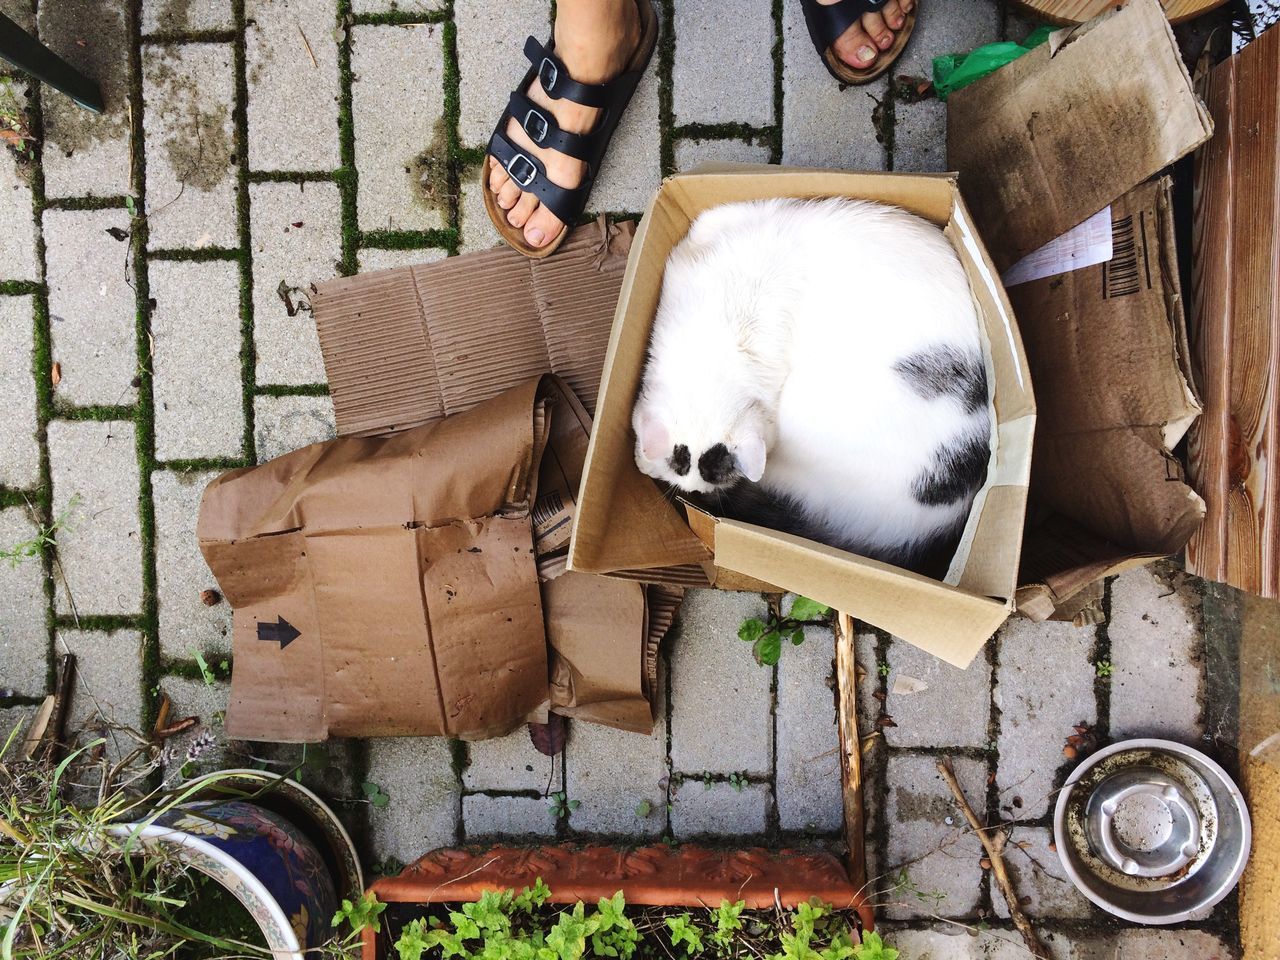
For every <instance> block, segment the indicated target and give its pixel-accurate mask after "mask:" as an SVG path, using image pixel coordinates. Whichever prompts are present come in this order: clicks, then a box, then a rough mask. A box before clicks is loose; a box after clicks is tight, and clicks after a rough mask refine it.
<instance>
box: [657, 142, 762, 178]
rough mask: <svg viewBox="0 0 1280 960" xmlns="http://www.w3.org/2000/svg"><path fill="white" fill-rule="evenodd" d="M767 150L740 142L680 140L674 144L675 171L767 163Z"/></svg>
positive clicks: (760, 146) (757, 145)
mask: <svg viewBox="0 0 1280 960" xmlns="http://www.w3.org/2000/svg"><path fill="white" fill-rule="evenodd" d="M768 162H769V148H768V147H767V146H764V145H762V144H754V143H745V142H743V141H742V140H681V141H680V142H679V143H677V144H676V170H677V171H680V172H684V171H686V170H692V169H693V168H694V167H696V166H698V164H700V163H768Z"/></svg>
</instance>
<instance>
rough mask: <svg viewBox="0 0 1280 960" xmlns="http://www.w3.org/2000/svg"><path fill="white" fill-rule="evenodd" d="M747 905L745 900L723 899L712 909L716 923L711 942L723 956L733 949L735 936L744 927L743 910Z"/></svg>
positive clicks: (712, 917)
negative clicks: (730, 900) (732, 900)
mask: <svg viewBox="0 0 1280 960" xmlns="http://www.w3.org/2000/svg"><path fill="white" fill-rule="evenodd" d="M746 905H747V901H745V900H739V901H738V902H737V903H730V902H729V901H728V900H722V901H720V906H718V907H716V908H715V909H714V910H712V911H711V919H712V920H713V921H714V922H715V925H716V928H715V929H714V930H712V931H711V943H712V945H713V946H714V947H715V948H716V953H718V954H720V955H721V956H725V955H726V954H728V953H729V952H730V951H731V950H732V949H733V942H734V937H735V935H736V934H737V933H738V931H740V930H741V929H742V910H743V908H744V907H746Z"/></svg>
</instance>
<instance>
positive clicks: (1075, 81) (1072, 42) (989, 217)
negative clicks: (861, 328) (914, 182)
mask: <svg viewBox="0 0 1280 960" xmlns="http://www.w3.org/2000/svg"><path fill="white" fill-rule="evenodd" d="M1212 132H1213V122H1212V121H1211V119H1210V118H1209V114H1208V111H1207V110H1206V109H1205V107H1204V104H1202V103H1201V102H1200V100H1199V99H1198V98H1197V97H1196V95H1195V93H1194V92H1193V90H1192V86H1191V78H1190V76H1188V74H1187V70H1186V67H1185V66H1184V65H1183V63H1182V59H1181V57H1180V55H1179V53H1178V48H1177V44H1176V42H1175V41H1174V37H1173V32H1172V30H1171V29H1170V27H1169V23H1168V21H1167V20H1166V19H1165V15H1164V12H1163V10H1162V8H1161V6H1160V3H1159V2H1158V0H1129V2H1128V3H1127V4H1125V5H1124V6H1123V7H1121V8H1119V9H1115V10H1112V11H1110V12H1108V13H1106V14H1103V15H1102V16H1101V17H1098V18H1097V19H1095V20H1092V21H1090V22H1089V23H1087V24H1084V25H1082V26H1080V27H1076V28H1073V29H1070V30H1068V31H1061V32H1060V34H1055V36H1054V38H1051V39H1050V42H1048V43H1045V44H1042V45H1040V46H1039V47H1036V48H1035V49H1034V50H1032V51H1031V52H1030V53H1027V54H1025V55H1024V56H1022V57H1019V58H1018V59H1017V60H1015V61H1013V62H1012V63H1010V64H1008V65H1006V66H1004V67H1001V68H1000V69H999V70H997V71H995V72H994V73H992V74H990V75H989V76H987V77H984V78H983V79H981V80H979V81H977V82H976V83H973V84H971V85H970V86H968V87H965V88H963V89H961V90H957V91H956V92H955V93H954V94H952V95H951V96H950V97H949V98H948V100H947V165H948V166H949V167H950V168H951V169H953V170H958V171H960V188H961V191H962V192H963V193H964V196H965V199H966V200H967V201H968V203H969V206H970V209H972V210H973V214H974V217H975V218H976V220H977V223H978V229H979V231H980V232H981V234H982V238H983V240H985V241H986V244H987V247H988V249H989V250H990V251H991V255H992V258H993V259H994V260H995V262H996V264H997V265H998V266H999V267H1000V269H1001V270H1003V269H1005V268H1007V267H1009V266H1010V265H1012V264H1013V263H1015V262H1016V261H1017V260H1019V259H1021V258H1022V257H1023V256H1025V255H1026V254H1028V253H1031V252H1032V251H1033V250H1036V249H1037V248H1039V247H1041V246H1043V245H1044V244H1045V243H1048V242H1049V241H1050V240H1052V239H1054V238H1055V237H1057V236H1059V235H1060V234H1062V233H1065V232H1066V231H1067V230H1069V229H1070V228H1071V227H1073V226H1075V225H1076V224H1078V223H1080V222H1081V221H1083V220H1084V219H1086V218H1087V217H1090V216H1092V215H1093V214H1095V213H1097V212H1098V211H1099V210H1101V209H1102V208H1103V207H1105V206H1106V205H1107V204H1108V203H1110V202H1111V201H1112V200H1114V199H1115V198H1116V197H1118V196H1120V195H1121V194H1123V193H1124V192H1125V191H1127V190H1129V189H1130V188H1131V187H1133V186H1135V185H1136V184H1139V183H1141V182H1142V181H1143V180H1146V179H1147V178H1148V177H1150V176H1152V175H1154V174H1156V173H1157V172H1159V171H1160V170H1161V169H1163V168H1164V167H1166V166H1168V165H1169V164H1170V163H1172V162H1173V161H1174V160H1177V159H1178V158H1179V157H1182V156H1185V155H1186V154H1188V153H1190V152H1191V151H1192V150H1194V149H1195V148H1196V147H1197V146H1198V145H1200V144H1201V143H1203V142H1204V141H1205V140H1207V139H1208V138H1209V136H1210V134H1211V133H1212Z"/></svg>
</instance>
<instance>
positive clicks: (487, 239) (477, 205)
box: [458, 167, 502, 253]
mask: <svg viewBox="0 0 1280 960" xmlns="http://www.w3.org/2000/svg"><path fill="white" fill-rule="evenodd" d="M466 173H467V175H466V177H464V178H463V181H462V196H461V197H459V198H458V232H459V234H460V235H461V236H460V238H459V239H460V243H459V244H458V251H459V252H460V253H471V252H472V251H473V250H488V249H489V248H490V247H495V246H497V245H498V244H499V243H501V242H502V237H501V236H500V235H499V234H498V228H497V227H495V226H494V225H493V221H492V220H490V219H489V214H488V212H487V211H486V210H485V208H484V187H483V186H481V184H480V182H479V176H480V175H479V174H478V173H477V172H476V168H474V167H468V168H467V171H466Z"/></svg>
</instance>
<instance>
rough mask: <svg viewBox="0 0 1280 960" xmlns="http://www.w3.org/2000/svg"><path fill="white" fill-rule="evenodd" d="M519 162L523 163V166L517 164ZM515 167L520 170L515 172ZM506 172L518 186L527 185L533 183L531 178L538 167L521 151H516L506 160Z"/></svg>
mask: <svg viewBox="0 0 1280 960" xmlns="http://www.w3.org/2000/svg"><path fill="white" fill-rule="evenodd" d="M520 164H523V166H519V165H520ZM517 169H519V170H520V172H519V173H517V172H516V170H517ZM507 174H508V175H509V176H510V177H511V179H512V180H513V181H515V182H516V184H518V185H519V186H521V187H527V186H528V185H529V184H531V183H533V178H534V177H536V176H537V175H538V168H537V167H535V166H534V165H533V161H532V160H530V159H529V158H528V157H526V156H525V155H524V154H523V153H517V154H516V155H515V156H514V157H512V158H511V159H510V160H508V161H507Z"/></svg>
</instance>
